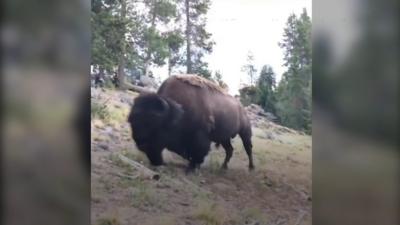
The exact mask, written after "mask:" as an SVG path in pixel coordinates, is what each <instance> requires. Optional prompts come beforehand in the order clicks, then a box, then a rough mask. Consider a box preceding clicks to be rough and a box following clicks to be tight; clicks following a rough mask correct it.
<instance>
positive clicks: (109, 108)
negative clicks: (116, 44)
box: [91, 90, 311, 225]
mask: <svg viewBox="0 0 400 225" xmlns="http://www.w3.org/2000/svg"><path fill="white" fill-rule="evenodd" d="M136 96H137V94H136V93H133V92H128V93H127V92H119V91H113V90H106V91H100V90H92V128H91V129H92V140H91V141H92V178H91V179H92V215H91V218H92V224H99V225H105V224H114V225H115V224H127V225H128V224H129V225H132V224H133V225H135V224H138V225H139V224H140V225H142V224H143V225H186V224H192V225H203V224H204V225H223V224H224V225H228V224H232V225H243V224H253V225H255V224H259V225H264V224H311V137H310V136H308V135H304V134H301V133H298V132H296V131H293V130H290V129H288V128H285V127H281V126H279V125H276V124H274V123H272V122H269V121H267V120H265V119H263V118H261V117H259V116H256V115H252V116H251V118H252V123H253V133H254V135H253V145H254V160H255V166H256V170H255V171H252V172H250V171H248V169H247V165H248V159H247V155H246V153H245V151H244V149H243V146H242V145H241V141H240V139H238V138H235V139H234V142H233V144H234V148H235V150H234V154H233V157H232V159H231V161H230V163H229V169H228V170H227V171H222V170H220V166H221V164H222V162H223V159H224V157H225V152H224V150H223V148H219V149H216V148H215V147H214V146H213V147H212V150H211V152H210V154H209V155H208V156H207V158H206V160H205V163H204V164H203V165H202V167H201V169H200V171H199V172H198V173H195V174H190V175H185V173H184V168H185V167H186V165H187V162H185V161H184V160H183V159H181V158H180V157H179V156H177V155H175V154H173V153H171V152H168V151H164V153H163V154H164V158H165V161H166V163H167V165H166V166H162V167H159V168H154V167H152V166H151V165H150V164H149V162H148V160H147V158H146V156H145V155H143V154H142V153H141V152H139V151H138V150H137V149H136V147H135V144H134V142H133V140H132V138H131V134H130V132H131V131H130V128H129V125H128V123H127V122H126V118H127V114H128V113H129V110H130V104H132V102H133V99H134V98H135V97H136ZM121 155H123V156H126V157H127V158H129V159H131V160H134V161H135V162H137V163H139V164H140V165H143V166H145V167H146V168H149V169H151V170H152V171H155V172H156V173H158V174H159V175H160V179H158V180H154V179H151V178H149V177H148V176H146V174H145V173H144V171H143V170H142V169H140V168H138V167H135V166H131V165H130V164H127V163H125V162H124V161H122V160H121V158H120V156H121Z"/></svg>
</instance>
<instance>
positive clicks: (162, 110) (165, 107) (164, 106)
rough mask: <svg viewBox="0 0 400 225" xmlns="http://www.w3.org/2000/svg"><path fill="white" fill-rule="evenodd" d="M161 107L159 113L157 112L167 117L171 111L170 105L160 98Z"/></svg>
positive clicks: (158, 109) (157, 112)
mask: <svg viewBox="0 0 400 225" xmlns="http://www.w3.org/2000/svg"><path fill="white" fill-rule="evenodd" d="M158 100H159V103H160V105H159V106H160V107H157V111H156V112H155V113H156V114H158V115H166V113H167V112H168V110H169V104H168V102H167V101H166V100H164V99H162V98H159V99H158Z"/></svg>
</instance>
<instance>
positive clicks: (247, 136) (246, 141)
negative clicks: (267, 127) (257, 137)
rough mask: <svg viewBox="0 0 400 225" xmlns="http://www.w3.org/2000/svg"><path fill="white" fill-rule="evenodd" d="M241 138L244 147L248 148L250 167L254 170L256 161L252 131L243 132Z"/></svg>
mask: <svg viewBox="0 0 400 225" xmlns="http://www.w3.org/2000/svg"><path fill="white" fill-rule="evenodd" d="M239 135H240V138H241V139H242V142H243V146H244V149H245V150H246V153H247V156H248V157H249V169H250V170H254V163H253V152H252V148H253V145H252V143H251V133H249V132H241V133H240V134H239Z"/></svg>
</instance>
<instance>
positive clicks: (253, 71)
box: [242, 51, 257, 86]
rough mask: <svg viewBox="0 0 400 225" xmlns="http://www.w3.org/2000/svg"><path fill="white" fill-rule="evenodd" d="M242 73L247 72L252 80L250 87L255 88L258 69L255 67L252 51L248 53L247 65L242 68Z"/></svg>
mask: <svg viewBox="0 0 400 225" xmlns="http://www.w3.org/2000/svg"><path fill="white" fill-rule="evenodd" d="M242 71H243V72H245V73H246V74H247V75H248V77H249V80H250V86H254V84H255V81H256V80H257V78H256V73H257V69H256V67H255V65H254V55H253V53H252V52H251V51H249V52H248V53H247V61H246V64H245V65H243V66H242Z"/></svg>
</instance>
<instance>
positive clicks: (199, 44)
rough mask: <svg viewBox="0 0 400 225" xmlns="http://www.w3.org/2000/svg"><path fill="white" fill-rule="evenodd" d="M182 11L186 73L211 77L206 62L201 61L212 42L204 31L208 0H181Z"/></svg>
mask: <svg viewBox="0 0 400 225" xmlns="http://www.w3.org/2000/svg"><path fill="white" fill-rule="evenodd" d="M182 1H183V3H184V5H183V7H182V11H183V14H184V15H185V16H184V20H185V22H184V23H185V44H186V50H185V53H186V54H185V55H186V57H185V59H184V61H183V62H182V63H183V64H184V65H185V66H186V73H195V74H199V75H201V76H203V77H206V78H209V79H210V78H211V72H210V71H209V70H208V63H206V62H204V61H203V57H204V54H209V53H211V52H212V47H213V45H214V42H213V41H211V34H210V33H208V32H207V31H206V14H207V11H208V9H209V7H210V4H211V2H210V0H182Z"/></svg>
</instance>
